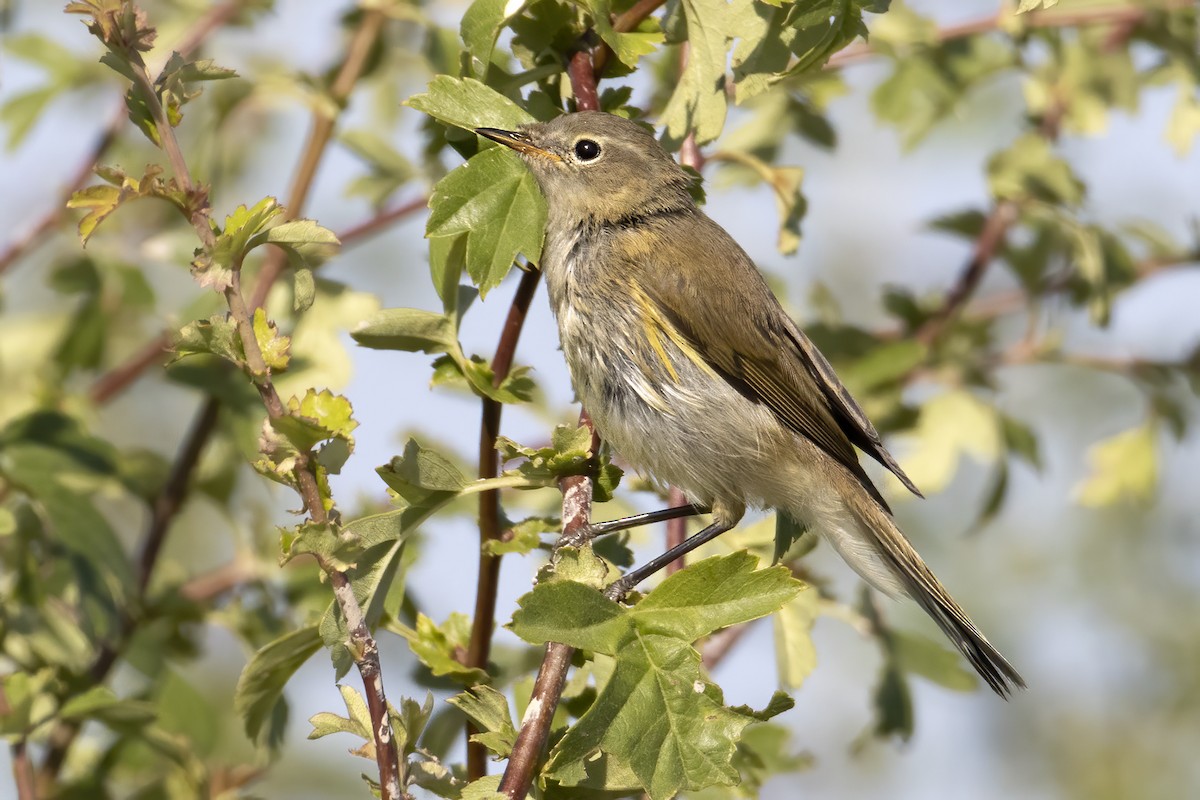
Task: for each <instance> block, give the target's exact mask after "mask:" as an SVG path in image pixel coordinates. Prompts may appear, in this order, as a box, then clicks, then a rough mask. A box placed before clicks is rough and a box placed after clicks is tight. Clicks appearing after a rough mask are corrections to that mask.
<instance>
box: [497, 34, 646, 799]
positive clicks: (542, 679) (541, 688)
mask: <svg viewBox="0 0 1200 800" xmlns="http://www.w3.org/2000/svg"><path fill="white" fill-rule="evenodd" d="M647 13H649V12H647ZM567 75H568V76H569V77H570V79H571V87H572V89H573V90H574V93H575V100H576V104H577V107H578V109H579V110H580V111H596V110H599V107H600V106H599V99H598V92H597V90H596V75H597V70H596V69H595V67H594V65H593V63H592V55H591V53H589V52H588V51H586V50H581V51H579V52H578V53H575V55H573V56H572V57H571V62H570V64H568V66H567ZM579 421H580V424H582V425H587V427H588V428H590V429H591V431H592V446H591V451H592V453H593V454H595V453H597V452H599V449H600V439H599V436H598V435H597V433H596V429H595V426H594V425H592V420H591V418H590V417H589V416H588V413H587V410H586V409H584V410H583V411H581V412H580V414H579ZM559 488H560V489H561V490H562V496H563V502H562V520H563V532H562V537H561V538H560V539H559V543H560V544H561V543H562V542H564V541H568V540H571V539H577V538H578V537H579V536H580V534H581V531H583V530H584V529H586V527H587V525H588V522H589V520H590V519H591V513H592V478H591V476H590V475H576V476H572V477H569V478H563V479H562V480H561V481H559ZM488 624H490V620H489V623H488ZM573 653H574V650H573V649H572V648H570V647H568V646H567V645H565V644H561V643H558V642H550V643H548V644H547V645H546V654H545V655H544V656H543V657H542V665H541V667H540V668H539V669H538V675H537V679H536V680H535V681H534V686H533V694H532V695H531V697H530V700H529V705H528V707H527V708H526V709H525V716H524V717H523V718H522V719H521V727H520V730H519V731H518V732H517V740H516V742H515V743H514V744H513V749H512V752H511V753H510V754H509V757H508V764H507V766H506V767H505V769H504V776H503V778H502V779H501V781H500V791H501V792H502V793H504V794H506V795H508V797H510V798H512V800H523V799H524V797H525V795H526V794H528V793H529V787H530V786H531V785H532V784H533V776H534V773H535V772H536V771H537V768H538V764H539V762H540V761H541V758H542V752H543V751H544V750H545V749H546V740H547V738H548V737H549V736H550V722H551V720H553V719H554V711H555V709H557V708H558V701H559V698H560V697H561V696H562V690H563V685H564V683H565V681H566V677H567V670H568V668H569V667H570V666H571V656H572V654H573Z"/></svg>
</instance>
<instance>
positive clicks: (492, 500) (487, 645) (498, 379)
mask: <svg viewBox="0 0 1200 800" xmlns="http://www.w3.org/2000/svg"><path fill="white" fill-rule="evenodd" d="M540 277H541V273H540V272H539V271H537V270H534V269H530V270H528V271H527V272H525V273H524V274H522V275H521V282H520V283H519V284H517V291H516V293H515V294H514V295H513V299H512V305H511V306H510V307H509V309H508V318H507V319H506V320H505V321H504V328H503V330H502V331H501V333H500V342H499V343H498V344H497V345H496V355H495V356H494V357H493V358H492V372H493V378H492V385H493V386H499V385H500V384H501V383H502V382H503V381H504V379H505V378H507V377H508V373H509V371H510V370H511V369H512V362H513V357H514V355H515V354H516V349H517V341H518V340H519V339H520V338H521V329H522V328H523V327H524V325H525V317H526V315H527V314H528V312H529V304H530V303H531V302H532V301H533V295H534V293H536V292H537V286H538V279H539V278H540ZM503 410H504V406H503V405H502V404H501V403H500V402H499V401H497V400H493V399H491V398H490V397H485V398H483V415H482V420H481V421H480V424H479V477H480V478H485V479H486V478H494V477H496V476H497V475H498V474H499V468H500V462H499V456H498V455H497V453H496V437H497V436H499V435H500V416H501V414H502V413H503ZM500 535H501V531H500V492H499V490H496V489H493V490H490V491H486V492H480V494H479V577H478V578H477V580H476V584H475V615H474V617H473V618H472V620H471V640H470V644H469V646H468V648H467V662H466V664H467V666H468V667H475V668H478V669H481V670H484V671H485V672H486V671H487V663H488V658H489V656H490V653H491V648H492V633H493V632H494V629H495V617H496V592H497V589H498V587H499V583H500V556H498V555H494V554H492V553H489V552H488V551H487V550H486V549H485V545H486V544H487V543H488V542H490V541H493V540H495V539H499V538H500ZM477 733H479V731H478V730H477V729H476V727H475V726H474V724H473V723H471V722H470V721H468V722H467V775H468V776H469V778H470V779H471V780H476V779H478V778H482V777H483V776H484V775H486V774H487V758H488V754H487V748H486V747H484V746H483V745H482V744H480V743H479V742H473V741H471V737H472V736H474V735H475V734H477Z"/></svg>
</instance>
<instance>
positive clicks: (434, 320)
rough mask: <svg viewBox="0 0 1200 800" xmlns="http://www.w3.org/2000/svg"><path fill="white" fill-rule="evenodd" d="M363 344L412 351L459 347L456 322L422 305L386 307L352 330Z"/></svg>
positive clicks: (443, 351)
mask: <svg viewBox="0 0 1200 800" xmlns="http://www.w3.org/2000/svg"><path fill="white" fill-rule="evenodd" d="M350 336H351V338H353V339H354V341H356V342H358V343H359V344H360V345H362V346H363V347H370V348H372V349H375V350H405V351H408V352H410V353H449V352H451V351H454V350H457V349H458V332H457V331H456V330H455V328H454V322H453V320H451V319H450V318H449V317H447V316H446V315H444V314H438V313H436V312H434V311H424V310H422V309H419V308H384V309H380V310H379V311H377V312H376V313H375V315H374V316H372V317H371V318H370V319H368V320H365V321H364V322H362V323H361V324H360V325H359V326H358V327H356V328H355V329H354V330H352V331H351V332H350Z"/></svg>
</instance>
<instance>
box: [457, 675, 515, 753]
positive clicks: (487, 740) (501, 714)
mask: <svg viewBox="0 0 1200 800" xmlns="http://www.w3.org/2000/svg"><path fill="white" fill-rule="evenodd" d="M446 702H448V703H449V704H450V705H452V706H454V707H455V708H457V709H458V710H460V711H462V712H463V713H464V714H466V715H467V717H468V718H470V720H471V721H472V722H474V723H475V727H477V728H478V729H479V730H480V731H481V733H477V734H474V735H473V736H472V737H471V741H473V742H479V743H480V744H482V745H483V746H484V747H486V748H487V749H488V750H491V751H492V752H493V753H495V754H496V755H498V756H500V757H502V758H507V757H508V754H509V753H511V752H512V748H513V744H514V743H516V741H517V729H516V726H514V725H513V721H512V715H511V713H510V711H509V708H508V698H507V697H505V696H504V695H503V694H501V693H500V692H498V691H496V690H495V689H493V688H492V687H490V686H487V685H482V686H472V687H471V688H470V689H468V690H467V691H465V692H462V693H461V694H457V695H455V696H454V697H451V698H449V699H448V700H447V701H446Z"/></svg>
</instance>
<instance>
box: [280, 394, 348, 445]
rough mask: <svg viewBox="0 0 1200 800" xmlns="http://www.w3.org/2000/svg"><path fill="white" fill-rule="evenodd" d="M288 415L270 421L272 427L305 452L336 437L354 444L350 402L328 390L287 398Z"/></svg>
mask: <svg viewBox="0 0 1200 800" xmlns="http://www.w3.org/2000/svg"><path fill="white" fill-rule="evenodd" d="M287 407H288V414H287V416H285V417H280V418H278V419H275V420H272V421H271V427H272V428H274V429H275V431H276V432H278V433H279V434H280V435H281V436H283V437H284V438H286V439H287V440H288V441H289V442H290V443H291V445H292V446H293V447H295V448H296V449H297V450H299V451H301V452H307V451H309V450H311V449H312V448H313V446H314V445H316V444H317V443H318V442H323V441H325V440H326V439H333V438H338V439H342V440H344V441H346V442H347V443H349V444H351V445H353V443H354V437H353V436H352V435H351V434H352V432H353V431H354V429H355V428H357V427H358V422H356V421H355V420H354V417H353V414H354V409H353V408H352V407H351V406H350V401H349V400H347V399H346V398H345V397H343V396H342V395H339V394H334V393H333V392H331V391H329V390H328V389H325V390H322V391H320V392H318V391H316V390H315V389H309V390H308V391H307V392H305V394H304V397H303V398H296V397H292V398H290V399H289V400H288V404H287Z"/></svg>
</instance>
